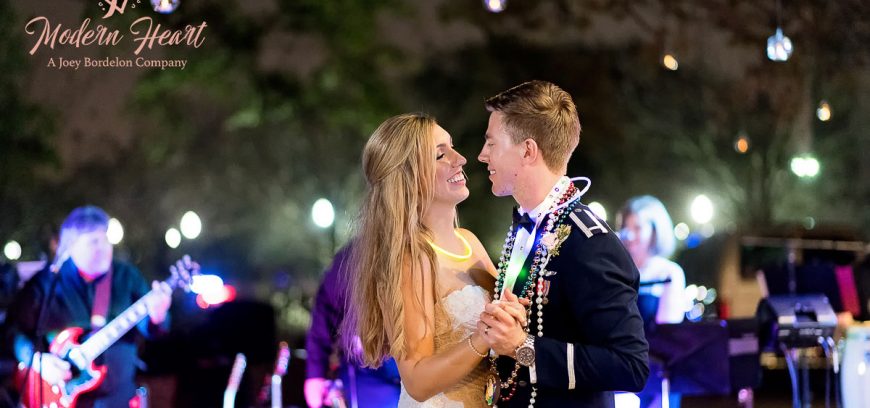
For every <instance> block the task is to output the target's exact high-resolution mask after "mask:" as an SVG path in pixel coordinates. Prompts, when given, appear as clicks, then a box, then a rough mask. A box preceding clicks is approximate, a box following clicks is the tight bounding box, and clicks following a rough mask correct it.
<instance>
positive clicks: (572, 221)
mask: <svg viewBox="0 0 870 408" xmlns="http://www.w3.org/2000/svg"><path fill="white" fill-rule="evenodd" d="M486 109H487V110H488V111H489V112H491V114H490V117H489V127H488V128H487V130H486V141H485V143H484V146H483V149H482V150H481V152H480V155H479V156H478V160H480V161H481V162H483V163H485V164H486V165H487V169H488V170H489V180H490V181H491V182H492V192H493V194H495V195H496V196H500V197H501V196H508V195H510V196H513V198H514V199H515V200H516V201H517V203H518V204H519V207H518V209H517V210H516V211H515V213H514V222H513V224H512V226H511V228H510V230H509V231H508V236H507V239H506V240H505V247H504V250H503V251H502V255H501V258H500V259H499V265H498V267H499V276H498V279H497V282H496V292H495V295H494V297H495V298H496V299H497V301H495V302H493V304H490V305H487V307H486V310H485V311H484V312H483V313H482V314H481V320H480V323H479V324H478V328H479V329H480V331H481V332H482V333H484V336H485V337H486V339H487V340H488V341H489V342H490V343H491V344H492V345H493V346H492V347H493V350H494V351H495V353H496V354H497V355H498V357H497V358H496V357H491V360H492V361H493V362H494V363H495V364H493V368H492V370H491V373H490V376H489V378H488V383H487V395H486V398H487V400H488V401H487V402H488V403H490V404H493V405H495V404H497V406H499V407H530V406H534V405H536V406H538V407H595V408H598V407H612V406H613V405H614V401H613V391H634V392H636V391H640V390H641V389H642V388H643V386H644V383H645V381H646V378H647V375H648V374H649V367H648V363H647V350H648V345H647V342H646V340H645V339H644V334H643V322H642V320H641V317H640V314H639V313H638V309H637V287H638V280H639V277H638V271H637V269H636V268H635V266H634V263H633V262H632V261H631V258H630V257H629V255H628V253H627V252H626V251H625V249H624V248H623V246H622V244H621V243H620V241H619V238H618V237H617V236H616V234H614V233H613V231H611V230H610V228H609V227H608V226H607V224H606V223H605V222H604V221H602V220H601V219H599V218H597V217H596V216H595V215H594V214H593V213H592V211H590V210H589V207H587V206H586V205H584V204H582V203H580V194H581V193H580V192H579V191H578V189H577V188H576V187H575V186H574V185H573V183H572V182H571V181H570V180H569V179H568V178H567V177H565V176H564V175H565V173H566V171H567V166H568V160H569V159H570V157H571V153H572V152H573V151H574V148H576V147H577V144H578V142H579V140H580V121H579V119H578V116H577V109H576V108H575V106H574V102H573V101H572V99H571V96H570V95H569V94H568V93H567V92H565V91H563V90H562V89H560V88H559V87H558V86H556V85H554V84H552V83H549V82H543V81H531V82H526V83H523V84H521V85H518V86H516V87H513V88H511V89H508V90H506V91H504V92H502V93H500V94H498V95H496V96H494V97H492V98H489V99H488V100H487V101H486ZM516 316H523V317H524V318H522V319H518V318H515V317H516ZM496 367H497V369H496Z"/></svg>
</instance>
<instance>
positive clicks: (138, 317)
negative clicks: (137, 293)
mask: <svg viewBox="0 0 870 408" xmlns="http://www.w3.org/2000/svg"><path fill="white" fill-rule="evenodd" d="M159 290H160V289H157V290H151V291H150V292H148V293H147V294H146V295H145V296H142V298H140V299H139V300H137V301H136V302H135V303H133V304H132V305H130V307H128V308H127V309H126V310H124V312H123V313H121V314H120V315H118V317H116V318H114V319H112V321H111V322H109V324H107V325H106V326H105V327H103V328H102V329H100V330H99V331H97V332H96V333H94V334H92V335H91V337H90V338H88V340H87V341H85V342H84V343H82V344H81V346H80V347H79V350H80V352H81V354H82V356H83V357H84V358H85V360H87V362H91V361H93V360H94V359H96V358H97V357H99V355H100V354H103V352H104V351H106V349H108V348H109V347H111V346H112V344H115V342H116V341H118V339H120V338H121V337H123V336H124V335H125V334H127V332H128V331H130V329H132V328H133V326H136V325H137V324H139V322H140V321H142V319H144V318H145V317H146V316H148V308H147V307H146V306H145V303H146V302H147V301H148V300H149V299H150V298H152V297H155V296H158V295H160V293H159V292H158V291H159Z"/></svg>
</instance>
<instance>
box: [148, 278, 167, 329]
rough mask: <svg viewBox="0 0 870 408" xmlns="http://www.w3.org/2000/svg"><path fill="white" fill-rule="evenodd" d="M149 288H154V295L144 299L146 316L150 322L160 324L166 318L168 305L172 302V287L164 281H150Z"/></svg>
mask: <svg viewBox="0 0 870 408" xmlns="http://www.w3.org/2000/svg"><path fill="white" fill-rule="evenodd" d="M151 289H153V290H154V292H155V293H154V296H151V297H149V298H148V299H147V300H146V301H145V305H146V306H147V307H148V317H150V318H151V323H154V324H160V323H163V321H164V320H166V312H167V311H169V306H170V305H171V304H172V288H171V287H170V286H169V284H168V283H166V282H157V281H153V282H151Z"/></svg>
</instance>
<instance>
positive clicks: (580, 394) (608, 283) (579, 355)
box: [498, 203, 649, 408]
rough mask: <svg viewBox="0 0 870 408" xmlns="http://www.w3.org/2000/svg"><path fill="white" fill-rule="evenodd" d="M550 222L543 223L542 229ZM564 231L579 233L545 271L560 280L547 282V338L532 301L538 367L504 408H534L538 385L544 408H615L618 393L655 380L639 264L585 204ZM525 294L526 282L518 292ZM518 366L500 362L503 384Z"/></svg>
mask: <svg viewBox="0 0 870 408" xmlns="http://www.w3.org/2000/svg"><path fill="white" fill-rule="evenodd" d="M545 223H546V220H542V221H541V222H540V223H538V225H539V227H538V228H543V225H545ZM563 224H567V225H570V226H571V233H570V235H569V236H568V238H567V239H566V240H565V241H564V242H563V243H562V245H561V246H560V247H559V250H558V252H559V254H558V255H556V256H554V257H552V258H551V259H550V261H549V263H548V264H547V265H546V267H545V269H546V270H547V271H551V272H555V274H551V275H549V276H545V277H544V280H545V281H549V284H548V286H549V287H548V288H547V293H546V296H545V298H546V302H545V304H544V306H543V324H542V325H543V337H537V333H538V327H537V311H538V308H537V306H536V304H535V302H534V301H533V302H532V308H533V309H532V315H531V319H530V322H529V324H530V330H529V333H530V334H532V335H534V336H535V339H534V349H535V364H534V366H533V367H531V368H525V367H522V368H521V369H520V373H519V375H518V378H517V381H518V388H517V391H516V394H515V395H514V397H513V398H512V399H511V400H509V401H499V402H498V406H499V407H500V408H502V407H527V406H528V405H529V398H530V394H531V391H532V385H534V386H536V387H537V396H536V397H535V406H536V407H594V408H600V407H601V408H603V407H613V405H614V402H613V392H614V391H631V392H637V391H640V390H641V389H643V387H644V383H645V382H646V379H647V376H648V374H649V365H648V359H647V352H648V345H647V342H646V339H645V338H644V332H643V321H642V320H641V316H640V313H639V312H638V308H637V288H638V281H639V279H640V278H639V274H638V271H637V268H636V267H635V265H634V262H632V260H631V257H630V256H629V254H628V252H627V251H626V250H625V248H624V247H623V246H622V243H621V242H620V240H619V239H618V237H617V235H616V234H615V233H614V232H613V231H611V230H610V228H609V227H608V226H607V224H606V223H605V222H604V221H602V220H600V219H598V218H597V217H595V215H593V213H592V211H591V210H589V207H587V206H585V205H583V204H581V203H578V204H577V205H576V206H575V208H574V210H573V211H572V213H571V214H569V216H568V217H566V218H565V220H564V222H563ZM532 253H534V249H533V250H532ZM531 258H532V256H529V259H527V260H526V263H527V264H528V263H529V262H530V259H531ZM545 287H547V285H545ZM521 288H522V284H521V283H520V282H518V283H517V284H516V285H514V292H515V293H516V292H518V291H520V290H521ZM514 363H515V361H514V359H512V358H509V357H499V358H498V369H499V374H500V377H501V379H502V381H505V380H506V379H507V378H509V376H510V373H511V370H512V369H513V367H514ZM530 369H531V370H534V373H535V377H536V379H535V383H534V384H532V383H531V380H530V375H529V373H530V371H529V370H530ZM507 393H508V390H502V392H501V394H502V396H505V395H506V394H507Z"/></svg>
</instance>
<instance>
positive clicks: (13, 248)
mask: <svg viewBox="0 0 870 408" xmlns="http://www.w3.org/2000/svg"><path fill="white" fill-rule="evenodd" d="M3 255H5V256H6V259H8V260H10V261H17V260H18V258H21V244H19V243H18V242H17V241H9V242H7V243H6V245H5V246H3Z"/></svg>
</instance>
